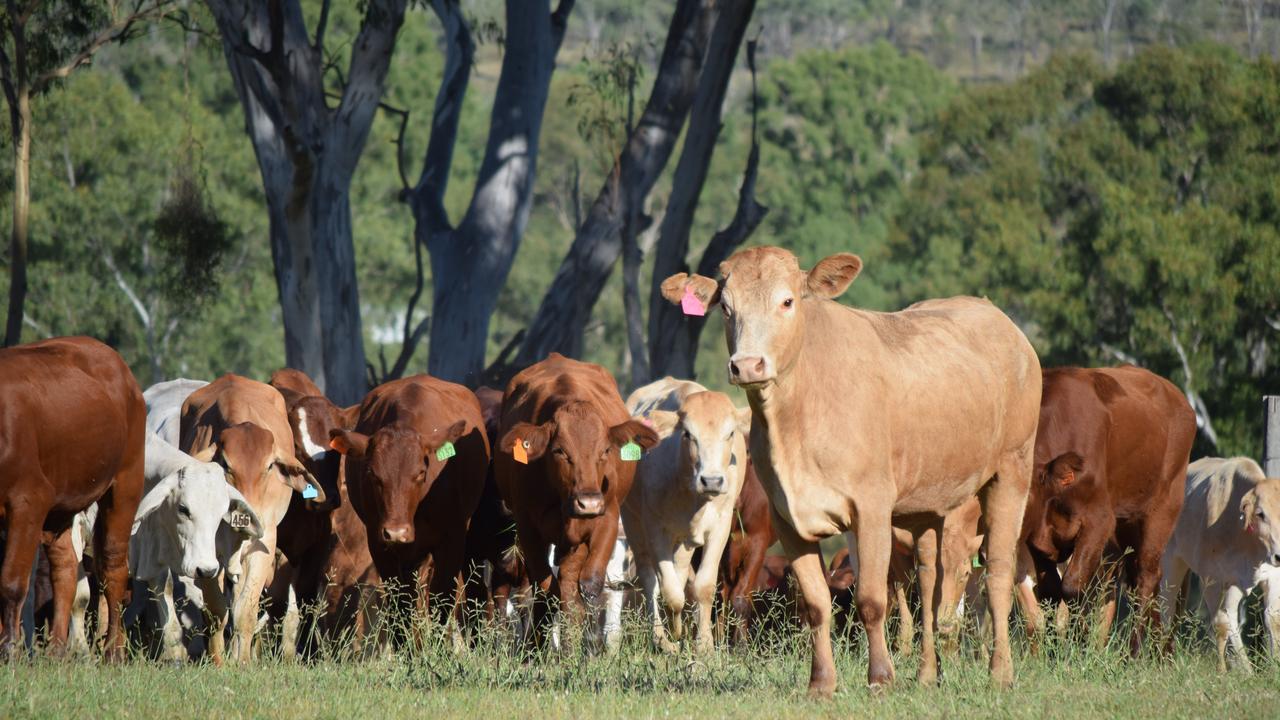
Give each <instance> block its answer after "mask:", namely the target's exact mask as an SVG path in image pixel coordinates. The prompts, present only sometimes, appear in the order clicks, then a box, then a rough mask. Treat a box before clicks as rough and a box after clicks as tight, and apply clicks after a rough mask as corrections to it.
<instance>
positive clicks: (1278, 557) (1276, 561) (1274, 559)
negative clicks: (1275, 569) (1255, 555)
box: [1271, 553, 1280, 565]
mask: <svg viewBox="0 0 1280 720" xmlns="http://www.w3.org/2000/svg"><path fill="white" fill-rule="evenodd" d="M1271 564H1272V565H1280V553H1276V554H1275V555H1272V556H1271Z"/></svg>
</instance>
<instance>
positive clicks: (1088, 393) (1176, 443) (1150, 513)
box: [1023, 365, 1196, 651]
mask: <svg viewBox="0 0 1280 720" xmlns="http://www.w3.org/2000/svg"><path fill="white" fill-rule="evenodd" d="M1195 434H1196V419H1195V414H1194V413H1193V412H1192V410H1191V406H1190V405H1189V404H1187V400H1186V398H1185V397H1183V395H1182V393H1181V392H1179V390H1178V388H1177V387H1175V386H1174V385H1173V383H1171V382H1169V381H1168V380H1165V379H1164V378H1162V377H1160V376H1158V375H1156V374H1154V373H1152V372H1149V371H1147V370H1143V369H1142V368H1137V367H1133V366H1131V365H1126V366H1122V367H1117V368H1094V369H1089V368H1052V369H1049V370H1046V371H1045V372H1044V400H1043V404H1042V406H1041V409H1040V432H1039V436H1038V437H1037V438H1036V448H1035V468H1036V478H1037V480H1036V482H1034V483H1033V484H1032V488H1031V494H1030V496H1029V498H1028V500H1027V511H1026V517H1025V520H1024V524H1023V537H1024V538H1025V541H1026V547H1027V550H1028V551H1029V553H1030V555H1031V559H1032V561H1033V562H1034V564H1035V571H1036V577H1035V583H1036V591H1037V592H1038V593H1039V595H1040V597H1041V599H1048V600H1052V601H1054V602H1055V603H1057V602H1060V601H1067V602H1068V603H1070V604H1073V605H1078V603H1079V601H1080V600H1081V598H1082V597H1084V596H1085V595H1086V594H1088V593H1087V591H1088V588H1089V585H1090V583H1091V582H1093V581H1094V580H1095V578H1096V576H1097V574H1098V568H1099V566H1100V565H1101V563H1102V560H1103V556H1104V555H1105V554H1108V553H1109V554H1110V555H1111V556H1112V557H1113V558H1114V559H1120V557H1121V555H1123V562H1124V573H1125V578H1126V580H1127V583H1128V584H1129V585H1130V586H1131V587H1133V588H1134V589H1135V590H1136V591H1137V596H1138V600H1139V602H1140V603H1141V604H1144V605H1146V606H1147V607H1148V609H1149V614H1148V620H1150V621H1153V622H1155V621H1158V620H1159V613H1158V611H1157V609H1156V608H1155V605H1154V603H1153V602H1152V600H1154V598H1155V593H1156V591H1157V590H1158V588H1159V584H1160V573H1161V570H1160V561H1161V558H1162V557H1163V555H1164V550H1165V545H1166V544H1167V543H1168V542H1169V537H1170V535H1172V533H1173V529H1174V526H1175V525H1176V524H1177V521H1178V514H1179V512H1180V511H1181V509H1182V502H1183V493H1184V490H1185V487H1186V477H1187V458H1188V456H1189V455H1190V453H1191V444H1192V442H1193V441H1194V440H1195ZM1127 550H1132V551H1133V552H1131V553H1128V554H1125V552H1126V551H1127ZM1068 560H1070V563H1069V564H1068V567H1067V570H1066V573H1065V574H1063V575H1059V570H1058V565H1059V564H1060V563H1064V562H1067V561H1068ZM1114 611H1115V601H1114V599H1112V600H1110V601H1108V603H1107V606H1106V610H1105V611H1104V617H1103V622H1102V626H1101V630H1102V633H1101V636H1102V637H1105V636H1106V631H1107V630H1109V629H1110V622H1111V619H1112V614H1113V613H1114ZM1141 629H1142V627H1141V624H1140V625H1138V626H1135V632H1134V634H1133V636H1132V638H1131V640H1132V643H1133V647H1132V649H1133V650H1134V651H1136V650H1137V649H1138V646H1137V643H1138V641H1139V640H1140V638H1141Z"/></svg>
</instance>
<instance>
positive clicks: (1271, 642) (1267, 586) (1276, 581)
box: [1262, 571, 1280, 662]
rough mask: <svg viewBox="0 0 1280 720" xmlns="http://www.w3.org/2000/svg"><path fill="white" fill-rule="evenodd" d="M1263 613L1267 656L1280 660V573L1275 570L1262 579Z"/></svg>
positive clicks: (1272, 659)
mask: <svg viewBox="0 0 1280 720" xmlns="http://www.w3.org/2000/svg"><path fill="white" fill-rule="evenodd" d="M1262 590H1263V592H1264V593H1266V594H1265V595H1264V596H1263V606H1262V615H1263V617H1264V618H1265V620H1266V623H1267V656H1268V657H1269V658H1270V659H1271V661H1272V662H1275V661H1276V660H1280V573H1275V572H1274V571H1273V572H1272V573H1271V574H1270V575H1268V576H1267V578H1266V579H1265V580H1263V581H1262Z"/></svg>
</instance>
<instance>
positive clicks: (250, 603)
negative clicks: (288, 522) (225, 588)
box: [231, 529, 276, 665]
mask: <svg viewBox="0 0 1280 720" xmlns="http://www.w3.org/2000/svg"><path fill="white" fill-rule="evenodd" d="M243 553H244V554H243V555H242V557H243V558H244V566H245V570H244V574H243V575H242V576H241V582H240V583H239V584H238V585H237V586H236V591H235V599H234V600H233V602H232V622H233V623H235V628H234V631H235V634H234V635H233V636H232V639H231V658H232V659H233V660H234V661H235V662H237V663H240V664H242V665H244V664H248V663H249V662H250V661H251V660H252V659H253V636H254V633H255V632H256V631H257V629H258V611H259V609H260V608H261V603H262V589H263V588H264V587H266V586H267V583H268V582H270V581H271V575H272V573H273V572H274V571H275V555H276V538H275V532H274V529H272V530H268V531H267V533H266V535H264V536H263V537H262V539H261V540H254V541H250V542H249V543H247V546H246V547H245V548H244V551H243Z"/></svg>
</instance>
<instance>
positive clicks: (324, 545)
mask: <svg viewBox="0 0 1280 720" xmlns="http://www.w3.org/2000/svg"><path fill="white" fill-rule="evenodd" d="M271 383H272V386H273V387H275V388H276V389H277V390H279V391H280V394H281V395H282V396H284V399H285V405H286V409H287V411H288V417H289V427H290V429H291V430H292V431H293V452H294V455H296V456H297V458H298V459H299V460H300V461H301V462H302V464H303V466H304V467H306V468H307V470H309V471H310V472H311V474H312V475H314V476H315V478H316V480H317V481H319V483H320V485H321V487H323V488H324V491H325V495H326V496H327V497H328V498H329V502H327V503H314V502H307V501H305V500H303V499H302V496H301V495H295V496H294V497H293V499H292V500H291V501H290V504H289V511H288V512H287V513H285V516H284V520H282V521H281V522H280V527H279V548H280V551H281V553H282V554H283V555H284V559H285V562H284V563H282V564H279V565H277V568H276V579H275V581H273V583H272V590H271V596H272V605H271V613H272V617H273V619H275V620H277V621H278V620H281V619H283V617H284V614H285V611H286V610H287V600H288V590H289V588H290V587H292V588H293V590H294V593H295V596H296V599H297V602H298V605H299V607H300V608H301V610H302V613H301V614H302V617H301V618H300V619H301V625H300V631H299V633H298V643H297V649H298V651H299V652H301V653H302V654H303V655H304V656H311V655H312V654H313V653H314V652H315V650H316V643H317V641H318V640H319V639H320V637H321V636H323V637H324V638H326V639H329V640H331V641H333V640H339V639H341V640H343V641H344V642H345V640H347V639H349V640H350V641H351V642H353V643H356V644H357V645H358V644H359V643H360V642H361V640H362V638H363V636H364V631H365V613H364V610H365V609H369V608H370V607H371V605H372V603H373V597H372V595H373V593H372V590H373V588H374V587H375V586H376V585H377V571H376V570H375V569H374V568H373V559H372V557H371V556H370V554H369V544H368V539H367V537H366V534H365V527H364V523H362V522H361V521H360V518H359V517H358V516H357V515H356V513H355V511H354V510H353V509H352V508H351V507H350V504H349V503H348V501H347V488H346V484H345V479H344V477H343V474H342V467H343V466H342V455H341V454H340V453H339V452H338V451H336V450H333V449H331V448H330V447H329V435H330V433H331V432H332V431H333V430H335V429H342V430H349V429H351V428H352V426H351V425H350V424H347V423H348V422H353V421H354V417H353V415H354V414H350V415H351V416H349V414H348V413H347V412H346V411H344V410H342V409H341V408H338V407H337V406H336V405H334V404H333V403H332V402H330V401H329V399H328V398H326V397H324V396H323V395H314V394H306V393H308V392H310V391H316V386H315V384H314V383H312V382H311V379H310V378H308V377H307V376H306V375H305V374H304V373H303V372H301V371H299V370H293V369H289V368H285V369H282V370H277V371H276V372H275V373H273V374H272V375H271ZM317 608H318V610H319V613H320V616H319V617H318V618H317V617H316V615H315V610H316V609H317ZM348 633H350V638H347V637H345V636H346V635H347V634H348ZM353 649H358V648H353Z"/></svg>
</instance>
